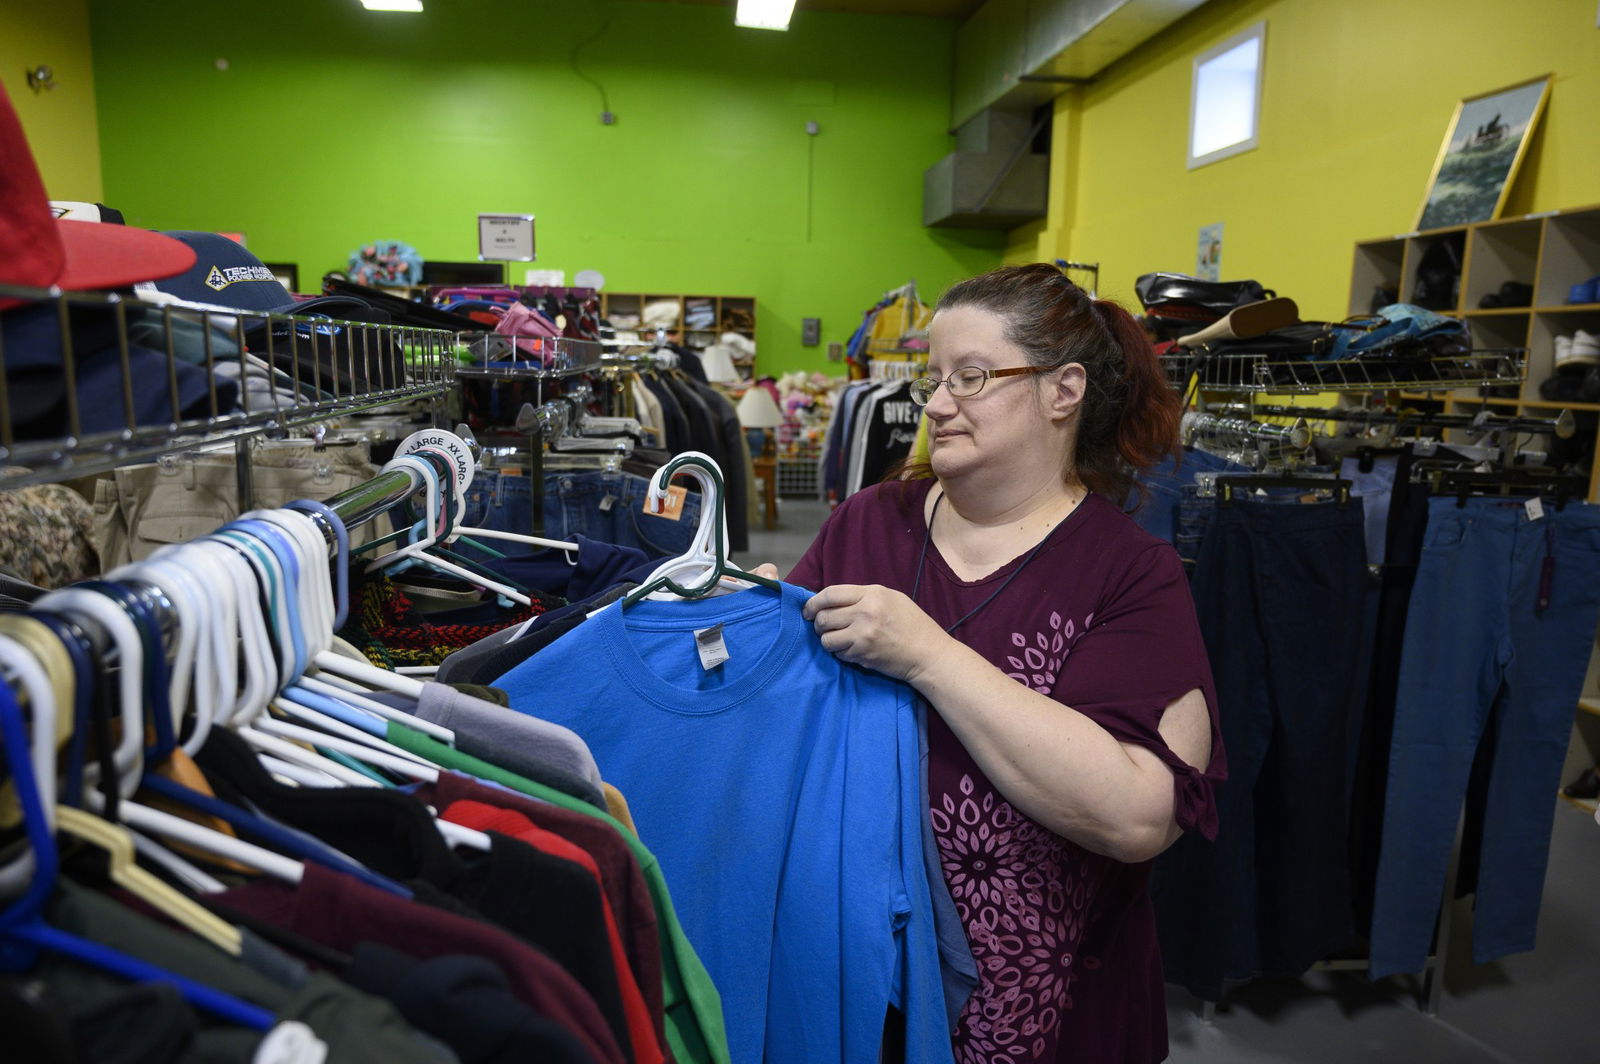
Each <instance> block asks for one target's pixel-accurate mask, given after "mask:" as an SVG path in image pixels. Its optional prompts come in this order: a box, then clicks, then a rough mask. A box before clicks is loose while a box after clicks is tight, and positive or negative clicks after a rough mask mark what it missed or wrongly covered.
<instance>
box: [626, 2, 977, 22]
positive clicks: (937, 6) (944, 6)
mask: <svg viewBox="0 0 1600 1064" xmlns="http://www.w3.org/2000/svg"><path fill="white" fill-rule="evenodd" d="M645 2H647V3H666V4H702V5H705V4H709V5H714V6H717V7H729V8H731V7H733V0H645ZM983 4H984V0H798V2H797V3H796V4H795V10H796V11H797V12H804V11H847V12H851V13H853V14H857V15H931V16H934V17H937V18H955V19H965V18H966V17H967V16H968V15H970V14H972V13H973V12H974V11H976V10H978V8H980V7H982V6H983Z"/></svg>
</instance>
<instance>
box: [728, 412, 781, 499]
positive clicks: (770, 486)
mask: <svg viewBox="0 0 1600 1064" xmlns="http://www.w3.org/2000/svg"><path fill="white" fill-rule="evenodd" d="M737 413H738V415H739V424H741V425H743V426H744V427H745V428H746V429H750V430H756V431H759V432H760V433H761V451H760V453H759V454H755V456H754V457H753V458H752V459H751V465H753V466H754V467H755V473H756V477H757V478H758V479H759V480H760V481H761V495H762V510H763V514H764V518H765V521H764V523H765V525H766V527H767V529H768V530H769V531H770V530H772V529H774V528H776V527H777V525H778V484H777V480H778V459H777V448H776V447H775V446H774V444H773V439H772V430H773V429H775V428H777V427H778V426H779V425H781V424H783V411H782V410H779V409H778V401H777V400H776V399H774V398H772V393H771V392H769V391H767V390H766V389H765V388H763V387H762V386H761V385H759V384H752V385H751V386H750V390H749V391H747V392H745V393H744V397H743V398H742V399H740V400H739V407H738V411H737ZM752 453H753V454H754V452H753V451H752Z"/></svg>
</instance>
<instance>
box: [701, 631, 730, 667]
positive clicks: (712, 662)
mask: <svg viewBox="0 0 1600 1064" xmlns="http://www.w3.org/2000/svg"><path fill="white" fill-rule="evenodd" d="M694 648H695V650H697V651H698V652H699V654H700V667H701V668H702V669H704V670H706V671H707V672H710V671H711V670H712V669H714V668H716V667H717V666H718V665H721V664H722V663H723V662H724V661H727V660H728V645H727V644H726V643H724V642H723V641H722V625H720V624H714V625H712V626H711V627H710V628H696V629H695V630H694Z"/></svg>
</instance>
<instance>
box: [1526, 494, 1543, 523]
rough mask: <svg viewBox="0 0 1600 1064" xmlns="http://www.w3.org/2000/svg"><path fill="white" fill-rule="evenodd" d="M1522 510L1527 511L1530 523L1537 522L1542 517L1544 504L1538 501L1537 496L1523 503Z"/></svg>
mask: <svg viewBox="0 0 1600 1064" xmlns="http://www.w3.org/2000/svg"><path fill="white" fill-rule="evenodd" d="M1522 508H1523V509H1524V510H1526V511H1527V513H1528V520H1530V521H1537V520H1539V519H1540V518H1541V517H1543V516H1544V503H1542V502H1540V501H1539V496H1537V495H1535V496H1533V497H1532V498H1530V499H1529V500H1528V501H1527V502H1525V503H1523V504H1522Z"/></svg>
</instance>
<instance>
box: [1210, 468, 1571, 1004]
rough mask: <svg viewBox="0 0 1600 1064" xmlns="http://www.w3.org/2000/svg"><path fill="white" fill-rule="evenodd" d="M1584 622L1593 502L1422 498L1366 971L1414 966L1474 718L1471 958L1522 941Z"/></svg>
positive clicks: (1534, 910) (1424, 938) (1430, 916)
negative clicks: (1479, 782) (1539, 504)
mask: <svg viewBox="0 0 1600 1064" xmlns="http://www.w3.org/2000/svg"><path fill="white" fill-rule="evenodd" d="M1597 616H1600V507H1594V506H1590V505H1586V504H1582V503H1569V504H1568V505H1567V507H1566V509H1565V510H1561V511H1557V510H1556V509H1555V507H1554V506H1549V507H1547V508H1546V509H1545V511H1544V516H1543V517H1542V518H1541V519H1539V520H1531V519H1530V518H1529V516H1528V514H1527V512H1526V510H1525V509H1524V506H1523V503H1522V502H1521V501H1520V500H1517V501H1505V500H1500V499H1489V498H1477V499H1468V500H1466V504H1465V506H1458V505H1457V500H1456V499H1454V498H1436V499H1433V500H1431V501H1430V503H1429V510H1428V531H1427V535H1426V538H1425V539H1424V541H1423V552H1422V561H1421V564H1420V566H1419V567H1418V571H1417V580H1416V585H1415V586H1414V588H1413V589H1412V592H1411V608H1410V613H1409V615H1408V617H1407V620H1406V634H1405V645H1404V649H1403V652H1402V659H1401V667H1400V684H1399V693H1398V698H1397V701H1396V705H1395V721H1394V741H1393V745H1392V747H1391V749H1390V756H1389V782H1388V790H1387V795H1386V800H1385V811H1386V812H1385V817H1384V825H1383V843H1382V847H1381V852H1380V856H1379V861H1378V881H1377V889H1376V895H1375V898H1374V911H1373V917H1372V975H1373V977H1374V978H1377V977H1379V976H1382V975H1388V974H1391V973H1395V972H1415V971H1420V970H1421V968H1422V966H1423V963H1424V960H1425V958H1426V956H1427V953H1428V946H1429V943H1430V941H1431V940H1432V936H1433V931H1434V920H1435V917H1437V915H1438V913H1439V902H1440V899H1441V897H1443V895H1444V891H1445V889H1446V886H1447V885H1446V883H1445V876H1446V872H1447V869H1448V866H1449V861H1450V848H1451V841H1452V839H1453V838H1454V835H1455V829H1456V822H1457V819H1458V815H1459V813H1460V811H1461V808H1462V801H1463V797H1464V795H1465V793H1466V791H1467V782H1468V779H1469V776H1470V774H1471V771H1472V764H1473V759H1474V756H1475V754H1476V753H1477V747H1478V742H1479V739H1480V738H1481V737H1482V736H1483V735H1484V734H1485V730H1486V728H1487V729H1488V731H1489V732H1490V733H1491V734H1492V735H1493V740H1492V742H1493V747H1492V749H1491V750H1489V751H1486V753H1487V754H1488V755H1489V758H1490V761H1489V765H1490V767H1489V774H1488V786H1487V792H1486V795H1485V804H1484V813H1483V829H1482V864H1481V867H1480V870H1479V873H1478V889H1477V903H1476V906H1475V910H1474V917H1473V931H1472V955H1473V959H1474V960H1475V961H1477V962H1478V963H1480V964H1481V963H1484V962H1486V961H1491V960H1493V959H1495V958H1496V957H1502V956H1504V955H1506V954H1508V953H1514V952H1517V951H1519V950H1528V949H1532V948H1533V944H1534V931H1535V927H1536V925H1537V923H1538V917H1539V899H1540V895H1541V893H1542V891H1543V887H1544V873H1545V862H1546V860H1547V858H1548V857H1549V850H1550V827H1551V819H1552V817H1553V816H1554V814H1555V793H1556V788H1557V787H1558V786H1559V785H1560V774H1561V764H1562V760H1563V758H1564V757H1565V755H1566V749H1567V740H1568V737H1569V736H1570V734H1571V729H1572V711H1573V706H1574V704H1575V703H1576V701H1577V698H1578V696H1579V694H1580V693H1581V691H1582V687H1583V677H1584V671H1585V668H1586V666H1587V662H1588V657H1589V642H1590V640H1591V639H1593V638H1594V630H1595V622H1596V619H1597ZM1491 721H1492V723H1491ZM1229 753H1230V760H1231V755H1232V752H1231V751H1230V752H1229Z"/></svg>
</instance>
